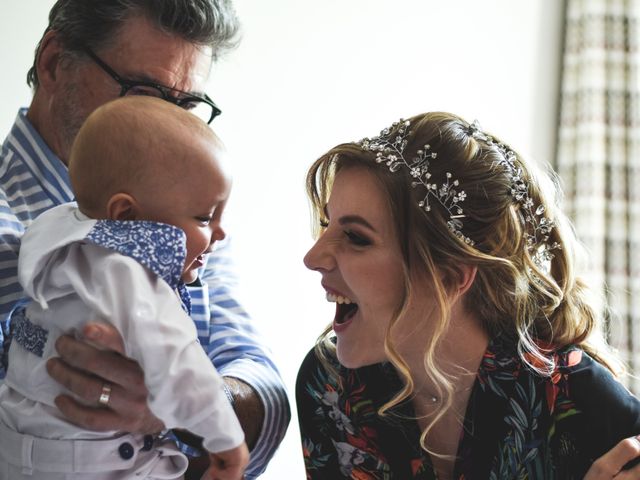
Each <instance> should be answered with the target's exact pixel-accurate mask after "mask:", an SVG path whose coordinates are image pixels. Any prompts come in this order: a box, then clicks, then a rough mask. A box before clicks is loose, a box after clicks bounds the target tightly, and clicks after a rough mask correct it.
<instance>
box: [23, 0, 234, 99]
mask: <svg viewBox="0 0 640 480" xmlns="http://www.w3.org/2000/svg"><path fill="white" fill-rule="evenodd" d="M137 15H142V16H144V17H145V18H147V19H148V20H150V21H151V22H152V23H153V24H154V25H156V26H157V27H158V29H159V30H162V31H164V32H166V33H170V34H174V35H177V36H179V37H181V38H183V39H184V40H186V41H188V42H190V43H193V44H196V45H206V46H209V47H211V48H212V51H213V59H214V60H215V59H216V58H217V57H218V56H219V55H220V54H221V53H222V52H224V51H225V50H228V49H230V48H232V47H234V46H235V45H236V43H237V39H236V35H237V34H238V30H239V22H238V17H237V16H236V13H235V10H234V8H233V6H232V5H231V0H58V1H57V2H56V3H55V5H54V6H53V7H52V8H51V11H50V12H49V25H48V26H47V29H46V30H45V34H46V33H47V32H48V31H50V30H54V31H56V32H57V33H58V35H59V39H60V41H61V42H62V45H63V46H64V48H65V50H66V51H67V52H69V53H74V52H75V53H77V52H82V51H83V49H84V48H86V47H89V48H91V49H92V50H99V49H100V48H101V47H104V46H108V45H109V42H111V41H113V39H114V37H115V36H116V35H117V33H118V31H119V29H120V28H121V27H122V25H123V23H124V22H125V21H126V20H128V19H129V18H131V17H133V16H137ZM41 43H42V40H40V42H38V46H37V47H36V52H35V59H34V62H33V66H32V67H31V68H30V69H29V72H28V73H27V83H28V84H29V85H30V86H32V87H34V88H37V87H38V74H37V71H36V63H37V60H38V52H39V51H40V45H41Z"/></svg>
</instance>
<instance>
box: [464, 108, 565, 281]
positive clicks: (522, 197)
mask: <svg viewBox="0 0 640 480" xmlns="http://www.w3.org/2000/svg"><path fill="white" fill-rule="evenodd" d="M467 133H468V134H469V135H471V136H472V137H473V138H475V139H477V140H482V141H484V142H485V143H486V144H487V145H489V146H494V147H495V148H497V149H498V151H499V152H500V154H501V156H502V160H501V161H499V162H498V164H499V165H500V166H502V167H503V168H504V169H505V170H506V171H507V174H508V175H509V179H510V180H511V195H512V196H513V198H514V199H515V201H516V202H517V203H519V204H520V208H522V210H523V216H524V220H525V222H526V223H528V224H529V227H530V229H531V233H528V232H525V234H524V238H525V242H526V245H527V250H528V251H529V256H530V257H531V260H532V261H533V263H534V264H535V265H536V266H537V267H538V268H540V269H542V270H548V268H549V263H550V262H551V260H553V257H554V255H553V251H554V250H559V249H560V248H561V245H560V244H559V243H558V242H553V243H551V244H550V243H549V235H550V234H551V231H552V230H553V229H554V227H555V226H556V225H555V222H554V221H553V220H550V219H549V218H547V217H546V216H545V211H546V209H545V207H544V205H538V206H537V207H536V208H535V209H534V203H533V199H532V198H531V197H530V196H529V186H528V185H527V184H526V183H525V181H524V179H523V178H522V168H520V167H519V166H518V165H517V164H516V158H517V156H516V154H515V152H514V151H513V150H511V148H509V146H508V145H505V144H504V143H500V142H496V141H495V140H494V139H493V137H491V136H490V135H487V134H486V133H485V132H483V131H482V129H481V128H480V124H479V123H478V121H477V120H474V122H473V123H472V124H471V125H469V128H468V131H467Z"/></svg>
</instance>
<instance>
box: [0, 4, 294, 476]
mask: <svg viewBox="0 0 640 480" xmlns="http://www.w3.org/2000/svg"><path fill="white" fill-rule="evenodd" d="M237 29H238V26H237V20H236V18H235V14H234V12H233V10H232V8H231V6H230V4H229V2H228V0H188V1H185V0H146V1H145V0H58V1H57V2H56V4H55V5H54V6H53V8H52V9H51V12H50V14H49V26H48V27H47V29H46V30H45V33H44V36H43V37H42V39H41V41H40V44H39V45H38V48H37V51H36V57H35V61H34V65H33V67H32V69H31V70H30V71H29V74H28V81H29V83H30V84H31V85H32V86H33V88H34V96H33V100H32V102H31V105H30V107H29V109H28V110H26V109H23V110H21V111H20V112H19V114H18V117H17V119H16V123H15V124H14V126H13V128H12V130H11V132H10V133H9V135H8V136H7V138H6V140H5V143H4V145H3V147H2V150H1V152H0V265H2V267H1V268H0V280H1V281H2V284H1V285H2V290H1V293H0V315H1V316H0V318H1V321H2V326H3V329H2V330H3V331H2V333H3V334H4V345H5V352H6V348H7V347H8V345H9V342H10V341H11V335H10V333H11V332H13V331H14V330H15V328H19V325H13V324H12V323H11V318H12V315H14V314H15V312H16V311H20V310H21V309H22V308H23V307H24V303H25V301H26V300H25V299H24V294H23V292H22V289H21V288H20V285H19V284H18V283H17V279H16V267H17V255H18V250H19V245H20V237H21V235H22V233H23V232H24V229H25V228H26V227H27V226H28V225H29V224H30V223H31V221H32V220H33V219H34V218H36V217H37V216H38V215H39V214H40V213H42V212H43V211H45V210H47V209H49V208H51V207H53V206H55V205H58V204H60V203H63V202H66V201H71V200H72V199H73V193H72V192H71V187H70V183H69V178H68V173H67V168H66V164H67V161H68V158H69V151H70V148H71V145H72V143H73V139H74V138H75V135H76V133H77V131H78V130H79V128H80V126H81V125H82V123H83V121H84V120H85V118H86V117H87V116H88V115H89V113H91V112H92V111H93V110H94V109H95V108H97V107H98V106H100V105H102V104H104V103H105V102H107V101H109V100H112V99H114V98H117V97H119V96H123V95H153V96H158V97H160V98H164V99H165V100H167V101H170V102H172V103H176V104H178V105H179V106H181V107H184V108H188V109H193V111H194V112H198V113H199V114H200V115H202V118H204V120H205V121H211V120H212V119H213V117H214V116H215V115H216V114H217V113H219V110H218V109H217V107H215V105H214V104H213V102H212V101H211V100H210V99H209V98H208V97H207V96H206V95H204V94H203V93H202V87H203V85H204V84H205V82H206V79H207V77H208V74H209V70H210V68H211V64H212V61H213V60H215V59H216V58H217V56H218V55H219V54H220V53H221V52H222V51H223V50H224V49H226V48H228V47H230V46H232V45H233V42H234V37H235V35H236V33H237ZM228 250H229V247H228V245H223V246H222V247H220V248H218V249H217V250H215V251H214V252H213V253H212V254H211V255H210V256H209V259H208V261H207V265H206V268H204V269H203V273H202V275H201V278H200V281H198V282H196V283H197V284H196V285H192V286H191V287H190V293H191V296H192V299H193V300H192V302H193V308H192V312H193V314H192V318H193V320H194V322H195V324H196V327H197V328H198V333H199V337H200V342H201V343H202V346H203V348H205V350H206V351H207V352H208V354H209V357H210V358H211V360H212V362H213V363H214V365H215V366H216V368H217V369H218V371H220V373H221V374H222V375H223V376H224V377H225V384H226V387H227V393H228V395H229V399H230V401H232V403H233V405H234V409H235V410H236V413H237V415H238V418H239V419H240V422H241V424H242V426H243V429H244V431H245V435H246V440H247V444H248V445H249V448H250V449H251V461H250V464H249V467H248V469H247V478H254V477H255V476H257V475H259V474H260V473H261V472H262V471H264V469H265V467H266V465H267V463H268V461H269V459H270V458H271V456H272V455H273V453H274V451H275V449H276V447H277V446H278V444H279V442H280V441H281V439H282V437H283V436H284V433H285V431H286V428H287V425H288V422H289V418H290V412H289V405H288V401H287V398H286V393H285V390H284V387H283V384H282V381H281V379H280V377H279V374H278V371H277V369H276V367H275V365H274V364H273V363H272V362H271V360H270V359H269V356H268V352H267V351H266V349H265V348H264V347H263V346H262V345H261V343H260V342H259V341H258V340H257V339H256V334H255V331H254V328H253V326H252V323H251V321H250V320H249V318H248V317H247V315H246V313H245V312H244V310H243V309H242V307H241V306H240V305H239V304H238V303H237V302H236V301H235V300H234V298H233V295H232V286H233V274H232V271H231V269H230V267H231V265H230V258H229V256H228V255H229V253H228ZM87 320H91V319H87ZM82 334H83V335H84V337H85V338H86V339H87V341H79V340H76V339H74V338H72V337H70V336H67V337H62V338H61V339H60V340H59V341H58V342H57V344H56V347H57V350H58V353H59V354H60V358H59V359H57V360H54V361H52V362H51V363H50V364H49V365H48V367H49V373H50V374H51V376H52V377H53V378H54V379H56V380H57V381H59V382H60V383H61V384H62V385H64V386H65V387H67V388H68V389H69V390H71V391H72V392H73V393H74V394H75V395H76V398H74V397H72V396H64V395H63V396H60V397H58V398H57V399H56V405H57V407H58V408H59V409H60V411H61V412H62V413H63V415H65V416H66V417H67V419H69V420H70V421H71V422H73V423H76V424H79V425H80V426H83V427H85V428H89V429H94V430H123V431H129V432H132V433H145V434H146V433H153V432H157V431H159V430H161V429H162V424H161V423H160V422H159V420H158V419H157V418H155V417H154V416H153V415H152V413H151V412H150V411H149V409H148V406H147V401H146V398H147V391H146V388H145V387H144V372H142V371H141V369H140V368H139V366H138V365H137V364H136V363H135V362H133V361H131V360H130V359H127V358H125V357H124V356H122V355H120V353H122V342H121V339H120V338H119V335H118V334H117V333H116V332H114V331H113V330H111V329H108V328H106V327H105V326H104V325H100V324H97V323H88V324H87V326H86V327H85V328H84V330H83V332H82ZM22 337H23V336H21V338H22ZM96 343H97V344H98V346H99V347H100V348H95V344H96ZM105 347H106V349H107V350H105V349H104V348H105ZM2 370H4V369H2ZM0 374H1V372H0ZM185 393H187V392H185ZM78 397H79V398H78ZM88 405H89V406H88ZM180 436H181V438H182V439H183V440H185V441H186V442H188V443H191V444H193V443H194V440H195V443H197V439H194V438H193V437H191V436H190V435H189V434H188V433H187V432H185V433H183V434H180ZM185 448H186V449H187V453H193V451H190V450H189V449H188V448H187V447H186V446H185ZM192 463H193V466H194V468H193V470H192V472H193V475H197V472H198V471H200V469H202V468H203V467H204V466H202V465H199V464H198V461H197V460H196V459H194V460H193V462H192ZM188 478H189V477H188ZM194 478H196V477H195V476H194ZM197 478H199V477H197Z"/></svg>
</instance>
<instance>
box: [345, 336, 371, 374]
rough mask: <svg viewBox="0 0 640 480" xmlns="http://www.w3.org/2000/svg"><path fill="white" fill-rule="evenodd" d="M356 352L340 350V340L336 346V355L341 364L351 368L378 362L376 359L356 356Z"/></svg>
mask: <svg viewBox="0 0 640 480" xmlns="http://www.w3.org/2000/svg"><path fill="white" fill-rule="evenodd" d="M354 353H356V352H353V351H351V352H349V351H347V352H346V353H345V352H341V351H340V342H339V341H338V346H337V348H336V356H337V357H338V362H340V365H342V366H343V367H346V368H350V369H356V368H360V367H366V366H367V365H373V364H374V363H378V362H376V361H375V360H372V359H369V358H363V357H361V356H355V355H354Z"/></svg>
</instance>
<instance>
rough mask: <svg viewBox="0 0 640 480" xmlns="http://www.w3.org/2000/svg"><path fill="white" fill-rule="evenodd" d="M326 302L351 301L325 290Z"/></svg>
mask: <svg viewBox="0 0 640 480" xmlns="http://www.w3.org/2000/svg"><path fill="white" fill-rule="evenodd" d="M327 302H333V303H339V304H350V303H353V302H352V301H351V299H350V298H347V297H343V296H342V295H335V294H333V293H329V292H327Z"/></svg>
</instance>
